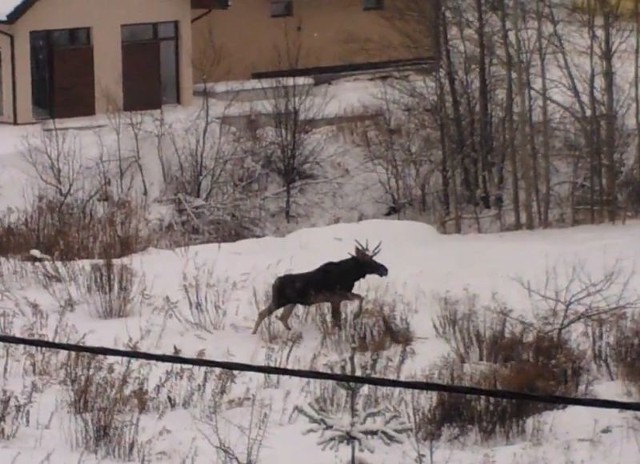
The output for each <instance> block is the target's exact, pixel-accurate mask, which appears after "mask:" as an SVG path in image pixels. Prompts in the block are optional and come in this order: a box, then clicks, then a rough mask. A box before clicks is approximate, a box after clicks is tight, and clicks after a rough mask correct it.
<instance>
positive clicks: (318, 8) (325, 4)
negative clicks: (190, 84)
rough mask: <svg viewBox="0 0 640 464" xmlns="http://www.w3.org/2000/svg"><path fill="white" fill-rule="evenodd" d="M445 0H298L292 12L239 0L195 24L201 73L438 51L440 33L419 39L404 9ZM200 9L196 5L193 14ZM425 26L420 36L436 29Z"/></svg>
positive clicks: (428, 10)
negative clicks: (277, 13) (375, 6)
mask: <svg viewBox="0 0 640 464" xmlns="http://www.w3.org/2000/svg"><path fill="white" fill-rule="evenodd" d="M438 1H439V0H385V8H384V9H383V10H369V11H364V10H363V8H362V5H363V1H362V0H294V2H293V10H294V13H293V16H292V17H286V18H272V17H271V9H270V5H271V2H270V0H233V1H232V2H231V6H230V7H229V9H228V10H214V11H212V12H211V13H210V14H208V15H207V16H205V17H203V18H202V19H200V20H198V21H196V22H195V23H194V24H193V42H194V48H193V54H194V76H193V77H194V81H195V82H202V81H208V82H214V81H219V80H236V79H247V78H249V77H250V76H251V73H253V72H264V71H274V70H282V69H287V68H307V67H316V66H333V65H344V64H353V63H366V62H376V61H389V60H400V59H410V58H424V57H432V56H433V54H434V50H435V46H434V44H435V42H434V38H433V37H428V39H427V40H426V41H425V43H424V44H420V46H415V45H416V40H414V39H413V38H410V37H409V34H407V33H406V32H408V30H409V29H411V28H413V27H414V26H415V25H410V24H409V23H410V21H408V20H407V17H406V16H404V17H403V12H406V11H412V9H413V10H416V9H419V10H420V14H422V13H425V14H427V15H430V14H432V11H433V9H434V7H436V6H437V5H438ZM200 13H202V11H200V10H195V11H194V16H196V15H198V14H200ZM392 22H394V24H395V26H392V25H391V24H392ZM403 23H404V24H403ZM418 27H423V28H424V29H423V30H421V31H417V30H416V31H415V32H416V34H415V36H416V37H417V36H422V37H425V35H427V36H428V35H429V34H430V32H431V28H429V27H428V26H427V27H425V25H424V24H421V25H420V26H418ZM287 49H289V50H290V51H291V52H292V53H290V54H289V56H286V55H287V54H286V53H285V50H287ZM296 52H299V53H296ZM296 54H298V55H299V56H298V57H296V56H294V55H296Z"/></svg>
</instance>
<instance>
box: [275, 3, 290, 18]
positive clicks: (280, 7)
mask: <svg viewBox="0 0 640 464" xmlns="http://www.w3.org/2000/svg"><path fill="white" fill-rule="evenodd" d="M283 16H293V0H271V17H272V18H281V17H283Z"/></svg>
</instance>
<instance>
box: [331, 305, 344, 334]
mask: <svg viewBox="0 0 640 464" xmlns="http://www.w3.org/2000/svg"><path fill="white" fill-rule="evenodd" d="M340 303H342V302H341V301H332V302H331V325H332V326H333V328H334V329H338V330H342V312H340Z"/></svg>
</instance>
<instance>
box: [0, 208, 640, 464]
mask: <svg viewBox="0 0 640 464" xmlns="http://www.w3.org/2000/svg"><path fill="white" fill-rule="evenodd" d="M639 234H640V223H638V222H632V223H628V224H627V225H626V226H589V227H578V228H575V229H564V230H547V231H536V232H514V233H503V234H492V235H482V236H480V235H466V236H447V235H440V234H438V233H437V232H436V231H435V229H433V228H432V227H430V226H427V225H424V224H420V223H416V222H408V221H383V220H371V221H363V222H359V223H354V224H336V225H332V226H326V227H320V228H308V229H301V230H298V231H296V232H294V233H292V234H289V235H287V236H285V237H282V238H273V237H267V238H260V239H251V240H244V241H240V242H237V243H232V244H221V245H217V244H212V245H202V246H194V247H189V248H185V249H178V250H171V251H167V250H155V249H150V250H147V251H145V252H143V253H140V254H138V255H135V256H133V257H131V258H126V259H124V261H125V262H127V263H129V264H130V265H131V266H132V267H133V269H135V271H136V272H137V275H138V276H140V277H141V278H143V279H144V282H145V284H146V291H145V292H144V294H145V297H144V298H143V299H142V300H141V301H136V302H135V303H136V306H135V308H134V313H133V314H132V315H131V316H130V317H126V318H121V319H115V320H100V319H98V318H97V317H96V316H95V315H94V313H93V312H92V311H93V309H95V305H96V301H95V300H94V299H92V297H91V294H90V292H88V291H85V290H82V288H83V284H82V279H81V278H80V277H79V276H81V275H83V274H82V273H81V272H80V271H79V270H77V269H76V271H75V272H76V273H75V274H73V276H72V277H71V278H70V280H69V281H67V282H64V279H63V282H62V283H55V282H53V283H52V282H51V281H50V280H47V279H46V278H41V277H40V278H38V275H42V274H43V272H42V271H37V266H36V267H33V266H34V265H33V264H26V263H17V262H10V261H6V260H3V261H2V278H3V283H4V285H3V287H4V290H3V297H2V300H0V303H1V304H2V310H3V314H4V319H3V321H2V323H3V329H4V330H5V331H6V332H10V333H15V334H33V335H37V336H43V337H47V338H57V339H70V340H78V339H80V337H82V342H83V343H87V344H98V345H108V346H115V347H124V346H132V345H135V346H136V347H137V348H138V349H141V350H149V351H153V352H159V353H173V352H179V353H181V354H183V355H185V356H205V357H208V358H212V359H219V360H233V361H240V362H250V363H258V364H262V363H269V364H277V365H283V366H288V367H300V368H308V367H312V368H318V369H325V368H330V367H331V366H333V367H335V366H336V365H338V364H339V362H340V360H341V359H343V358H344V356H345V353H346V348H345V345H344V340H343V339H341V338H340V336H338V335H335V334H323V331H322V328H321V327H322V326H321V324H319V323H318V322H317V320H318V314H319V313H321V312H322V311H327V310H326V309H324V308H318V309H315V308H314V309H311V310H305V309H302V308H300V307H298V308H297V309H296V312H295V315H294V318H293V319H292V325H293V332H292V334H289V335H287V334H285V333H284V331H283V329H281V327H280V326H279V323H275V322H277V321H275V322H274V323H273V324H265V327H263V329H261V331H260V332H259V333H258V334H257V335H251V333H250V331H251V327H252V325H253V323H254V321H255V317H256V312H257V308H256V305H255V303H254V293H255V294H256V295H257V299H258V300H264V298H265V297H266V296H268V292H269V286H270V282H271V280H272V279H273V278H274V277H275V276H276V275H278V274H280V273H283V272H286V271H302V270H307V269H311V268H313V267H315V266H317V265H319V264H321V263H322V262H324V261H327V260H338V259H342V258H344V257H347V253H349V252H351V251H352V250H353V244H354V240H360V241H361V242H363V243H364V241H365V240H368V241H369V242H370V243H377V242H378V241H382V252H381V253H380V255H379V256H378V259H379V261H380V262H382V263H384V264H385V265H386V266H387V267H388V268H389V275H388V276H387V277H386V278H379V277H375V276H369V277H367V278H366V279H365V280H363V281H361V282H360V283H358V284H357V286H356V291H358V292H360V293H361V294H363V295H365V297H367V298H368V299H370V300H371V299H374V298H377V299H379V300H382V301H384V302H386V304H388V305H391V304H392V303H393V304H394V305H395V306H396V309H397V308H402V311H403V312H404V313H405V314H406V315H407V317H408V320H409V322H410V325H411V327H412V329H413V330H414V332H415V340H414V342H413V344H412V346H411V351H410V356H409V359H408V361H407V362H406V364H405V366H404V368H403V373H402V376H403V377H412V376H415V375H420V373H421V372H424V371H426V370H429V368H430V367H433V366H434V364H435V363H436V362H437V361H438V360H439V359H440V357H441V356H442V355H443V354H446V352H447V351H448V348H447V347H446V345H445V344H444V343H443V342H442V341H441V340H439V339H437V338H436V337H435V334H434V330H433V327H432V324H431V319H432V318H433V317H434V316H435V314H436V311H437V303H436V301H437V297H438V296H439V295H440V296H441V295H442V294H444V293H445V292H451V294H453V295H461V294H462V292H463V291H465V290H469V291H471V292H474V293H477V294H478V295H479V296H480V298H481V299H482V300H484V301H489V300H490V298H491V297H492V296H493V295H494V294H497V296H498V297H499V298H500V299H501V300H502V301H504V302H505V303H507V304H509V305H510V306H512V307H513V308H515V309H516V310H517V313H520V314H521V315H524V316H526V315H527V314H529V311H530V310H531V309H530V304H529V303H530V300H529V299H528V298H527V295H526V292H524V291H523V290H522V288H521V287H519V286H518V285H517V284H516V282H515V280H514V279H515V278H516V277H518V278H521V279H524V280H528V281H530V282H532V283H533V284H535V285H537V286H541V285H542V283H543V281H544V279H545V276H546V275H547V272H548V271H549V270H550V269H553V268H555V269H556V270H557V271H558V272H557V275H558V282H557V283H558V285H560V286H562V285H563V283H564V282H563V279H564V278H566V277H565V276H567V275H568V272H567V271H568V269H570V268H571V267H572V266H574V265H576V264H577V265H579V267H580V269H581V270H583V271H584V272H586V273H589V274H591V275H592V276H594V277H598V276H601V275H602V274H603V273H604V272H606V271H607V270H609V269H611V268H612V267H613V266H618V268H619V269H622V270H624V271H625V272H628V271H632V270H633V269H635V267H636V263H637V261H638V259H639V258H640V246H639V245H638V240H637V238H638V236H639ZM616 263H617V264H616ZM70 269H72V267H69V268H68V269H67V272H71V271H70ZM198 276H199V277H200V279H202V281H203V282H204V283H207V286H206V292H207V295H208V297H209V306H210V307H213V306H214V304H215V303H217V304H218V308H219V310H218V312H217V314H219V315H221V319H220V321H219V325H218V329H217V330H211V331H209V332H207V331H205V330H202V329H199V328H198V327H196V326H193V325H189V324H188V323H187V322H186V320H188V319H189V318H188V314H189V311H188V302H187V299H186V296H185V293H184V292H183V290H182V288H183V282H184V281H185V279H186V281H188V282H194V279H195V278H196V277H198ZM47 282H49V283H47ZM47 288H48V290H46V289H47ZM65 288H69V289H70V295H72V301H67V303H68V304H67V305H66V306H64V307H65V308H66V309H65V310H63V309H61V305H60V304H59V302H60V301H61V299H60V295H65V293H64V292H63V289H65ZM639 288H640V275H638V276H635V275H634V276H633V278H632V280H631V282H630V291H633V292H636V291H637V290H638V289H639ZM56 295H57V296H56ZM193 295H194V292H193V290H192V291H191V296H193ZM62 299H64V298H62ZM260 304H263V303H260ZM346 306H347V305H346ZM305 311H306V312H308V313H311V316H310V317H306V318H301V316H302V315H303V313H305ZM351 311H353V306H348V309H346V312H347V313H349V312H351ZM214 312H215V311H214ZM63 313H64V315H63ZM314 314H315V315H314ZM61 319H62V320H63V322H62V323H61V322H60V320H61ZM266 326H268V327H266ZM54 330H56V331H57V332H56V333H54ZM341 340H342V341H341ZM8 350H9V351H7V348H6V347H2V353H3V356H2V357H3V359H4V361H3V362H2V364H3V365H5V366H6V367H5V370H4V374H3V380H2V382H3V388H10V389H17V390H18V391H20V389H21V388H23V387H24V386H28V385H35V386H36V387H35V392H36V393H35V396H34V401H33V404H32V406H31V408H30V413H29V414H28V420H27V419H24V420H23V423H22V425H21V427H20V429H19V430H18V432H17V434H16V437H15V438H14V439H12V440H10V441H2V442H0V461H1V462H14V463H32V462H43V460H44V462H55V463H63V462H64V463H67V462H97V461H96V458H95V457H93V456H92V455H90V454H88V453H84V454H83V453H82V452H81V450H80V449H79V447H78V446H77V443H78V441H77V440H78V438H77V436H78V435H77V432H76V433H75V434H74V430H79V429H81V427H80V425H78V423H76V422H74V421H73V420H72V419H70V418H71V417H72V416H73V415H72V414H71V413H70V412H69V406H68V404H67V401H69V394H68V393H65V392H68V391H69V389H70V388H71V387H72V386H73V385H63V384H62V383H61V382H62V380H61V379H64V378H68V376H69V375H70V374H62V373H61V372H49V373H46V374H44V373H42V372H41V375H40V377H37V376H34V375H33V369H36V370H40V369H42V370H43V372H44V371H45V370H46V366H45V365H39V364H38V363H39V362H42V363H43V364H48V365H50V367H51V366H61V365H64V363H63V361H64V358H63V357H62V356H60V357H55V356H52V357H51V358H46V361H45V359H44V358H43V359H42V360H41V358H40V357H39V356H40V355H39V354H38V355H36V356H29V355H27V353H29V350H28V349H25V350H22V349H20V348H9V349H8ZM8 355H10V357H8ZM364 356H366V355H364ZM398 356H399V351H398V350H397V349H395V348H392V349H390V350H387V351H383V352H382V353H381V360H382V361H383V363H382V364H384V363H385V362H388V363H391V364H392V365H395V364H396V363H397V360H398ZM40 360H41V361H40ZM56 363H60V364H56ZM135 364H136V367H135V368H134V369H135V372H137V373H138V375H139V376H140V379H139V380H140V382H141V385H144V386H145V387H146V388H148V390H149V392H151V393H150V395H151V397H150V398H149V400H148V401H149V402H150V404H153V405H154V406H153V407H151V408H150V409H151V410H150V411H149V412H145V413H143V414H142V416H141V419H140V432H139V439H140V441H141V443H142V444H141V445H140V446H141V447H142V448H143V449H144V450H145V453H144V454H145V455H144V458H143V457H142V456H141V455H137V456H136V457H135V458H134V460H135V461H136V462H202V463H205V462H206V463H209V462H224V461H223V460H220V458H216V456H217V455H216V453H215V450H214V448H213V447H212V445H211V443H216V441H215V437H214V434H213V432H212V430H213V429H212V426H211V416H207V414H206V411H207V410H208V408H210V406H211V398H210V397H206V396H204V397H200V396H198V394H197V390H198V388H200V387H199V386H200V385H201V384H205V382H204V381H202V378H203V375H204V371H203V370H198V369H194V370H188V372H190V374H187V373H186V371H183V372H182V373H181V374H180V375H179V376H178V377H177V380H176V378H174V379H173V381H172V382H169V383H166V382H165V383H164V384H163V385H165V386H164V387H162V386H161V385H160V384H161V383H162V382H161V381H160V379H163V378H165V379H166V378H168V377H170V375H169V374H168V373H169V372H174V373H175V372H176V371H177V370H176V369H174V370H173V371H171V369H170V368H169V367H167V366H161V365H154V366H151V365H148V364H146V363H135ZM116 365H119V366H120V368H122V365H121V364H118V363H116ZM35 366H37V367H35ZM61 370H62V371H64V369H63V368H61ZM116 372H120V371H118V369H116ZM213 374H214V373H210V375H211V377H210V378H209V381H208V383H206V385H207V387H203V388H205V389H206V388H213V387H211V385H217V383H216V381H214V380H213V377H214V376H213ZM384 374H386V375H393V374H392V373H389V372H385V373H384ZM167 385H168V386H167ZM322 385H323V384H322V383H316V384H313V385H311V386H309V385H308V384H307V382H304V381H301V380H297V379H287V378H282V379H279V380H278V379H274V378H267V377H266V376H262V375H250V374H239V375H238V377H237V378H236V379H235V383H234V384H233V385H232V386H231V387H230V388H231V389H230V393H228V394H226V396H225V397H224V398H225V401H226V402H225V405H226V406H225V409H224V412H223V413H221V414H220V417H224V418H225V419H229V420H231V421H233V422H234V423H235V424H237V425H239V426H241V427H244V428H248V427H249V426H250V417H251V412H250V407H249V404H248V402H247V400H246V398H247V397H252V395H254V394H255V396H256V398H257V399H258V401H262V402H264V403H263V405H262V409H259V411H261V412H264V411H266V409H265V408H267V406H268V407H270V411H271V412H270V414H269V415H268V416H265V420H268V426H267V427H266V435H265V438H264V443H263V449H262V450H261V453H260V460H259V462H264V463H283V462H285V463H290V462H291V463H293V462H299V460H300V457H301V456H304V460H305V462H308V463H310V464H311V463H318V464H319V463H326V462H336V463H338V462H346V460H347V456H348V455H349V451H348V449H347V448H348V447H343V448H340V449H339V450H338V451H337V452H334V451H330V450H328V451H322V450H321V449H320V448H319V446H318V445H317V444H316V441H317V440H318V438H319V437H318V436H317V435H314V434H307V435H305V434H303V431H304V430H306V429H307V428H308V427H309V424H308V422H307V421H306V419H305V418H304V417H302V416H300V415H295V414H294V415H292V411H293V408H294V406H296V405H298V406H302V405H304V404H305V403H307V402H308V401H309V400H310V395H311V394H312V393H313V392H318V391H321V389H322V388H323V387H322ZM163 388H166V389H163ZM325 388H327V387H326V386H325ZM190 389H193V390H194V392H196V393H193V395H194V396H195V399H192V401H190V402H187V401H186V400H185V399H184V398H186V397H187V396H188V394H187V393H185V392H188V391H190ZM625 391H626V390H625V389H624V388H623V386H622V385H621V384H619V383H617V382H604V381H601V380H600V381H597V382H596V383H595V384H594V386H593V388H592V392H591V394H592V395H597V396H602V397H608V398H615V399H626V400H628V399H629V398H628V397H627V395H626V393H625ZM153 392H155V397H154V393H153ZM165 395H167V397H168V396H173V397H174V400H173V401H174V404H175V403H178V404H180V403H181V402H184V404H185V407H184V408H183V407H180V406H179V405H178V406H177V407H174V408H168V407H167V406H166V404H165V403H166V401H165V399H164V398H165ZM336 395H337V394H336ZM181 398H182V399H181ZM243 398H244V400H243ZM103 400H104V399H103ZM114 401H115V400H114ZM163 402H164V403H163ZM107 404H109V403H108V401H107ZM161 404H164V406H161ZM345 414H346V411H345ZM532 424H533V425H532V426H535V430H536V432H535V433H534V432H531V433H530V434H528V435H527V436H526V437H523V438H521V439H516V440H514V441H513V443H509V444H506V445H505V444H504V443H496V444H495V445H494V446H482V447H481V446H478V445H474V444H466V445H463V444H462V443H458V442H453V443H444V442H443V443H437V444H436V446H435V447H434V450H433V451H434V454H433V456H434V461H433V462H440V463H445V462H446V463H479V462H483V463H485V462H486V463H499V464H507V463H516V462H517V463H538V462H547V463H577V462H607V463H611V464H613V463H635V462H637V457H638V455H639V453H640V445H639V440H640V430H639V427H640V423H639V422H638V418H637V417H636V418H634V417H633V416H632V415H631V414H628V413H622V412H618V411H605V410H596V409H585V408H578V407H569V408H567V409H565V410H562V411H553V412H547V413H544V414H542V415H541V416H539V417H536V418H535V419H534V420H532ZM254 427H255V424H254ZM223 428H224V427H223ZM225 430H226V429H225ZM225 433H227V432H224V431H223V432H222V434H223V435H224V434H225ZM228 433H229V434H228V435H226V436H228V437H235V438H234V439H235V440H236V441H235V443H234V446H235V447H236V448H235V449H236V451H237V452H239V453H241V452H242V450H244V449H246V444H245V443H246V438H242V434H240V435H238V433H237V432H228ZM243 440H244V441H243ZM74 443H76V445H75V446H74ZM372 443H373V446H374V447H375V454H369V453H359V455H360V456H361V457H362V458H365V459H366V462H370V463H389V462H398V463H410V462H414V461H413V459H414V457H415V452H414V451H413V449H412V447H411V445H410V443H409V442H406V443H405V444H403V445H393V446H390V447H385V446H382V444H381V443H379V442H376V441H375V440H373V441H372ZM99 462H112V461H109V460H102V461H99ZM427 462H428V461H427Z"/></svg>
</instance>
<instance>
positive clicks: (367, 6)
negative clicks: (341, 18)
mask: <svg viewBox="0 0 640 464" xmlns="http://www.w3.org/2000/svg"><path fill="white" fill-rule="evenodd" d="M383 8H384V0H363V4H362V9H363V10H382V9H383Z"/></svg>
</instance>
